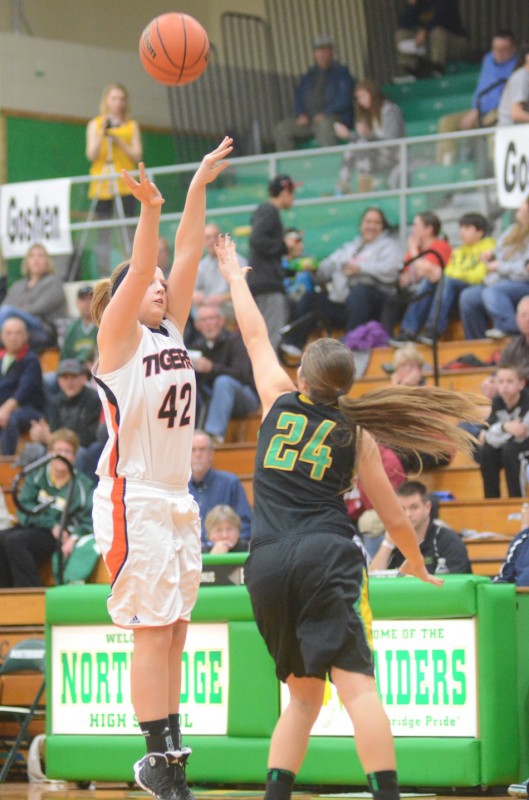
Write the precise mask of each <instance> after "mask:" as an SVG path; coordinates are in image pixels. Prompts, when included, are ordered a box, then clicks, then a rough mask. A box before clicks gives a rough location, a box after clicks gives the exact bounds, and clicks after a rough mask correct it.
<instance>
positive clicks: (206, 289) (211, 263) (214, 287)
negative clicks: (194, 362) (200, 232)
mask: <svg viewBox="0 0 529 800" xmlns="http://www.w3.org/2000/svg"><path fill="white" fill-rule="evenodd" d="M219 234H220V228H219V226H218V225H216V224H215V223H214V222H210V223H209V224H208V225H206V227H205V230H204V245H205V250H206V252H205V254H204V256H203V257H202V258H201V259H200V264H199V265H198V274H197V279H196V282H195V291H194V292H193V305H194V306H195V309H194V316H195V317H196V314H197V308H198V306H201V305H206V306H216V307H217V308H219V309H220V310H221V311H222V313H223V314H224V316H226V317H229V319H231V320H232V319H233V308H232V305H231V300H230V290H229V286H228V284H227V282H226V281H225V280H224V278H223V277H222V275H221V274H220V271H219V262H218V259H217V254H216V253H215V242H216V241H217V239H218V237H219ZM239 261H240V263H241V265H243V264H246V261H245V260H244V259H243V258H242V256H241V257H239Z"/></svg>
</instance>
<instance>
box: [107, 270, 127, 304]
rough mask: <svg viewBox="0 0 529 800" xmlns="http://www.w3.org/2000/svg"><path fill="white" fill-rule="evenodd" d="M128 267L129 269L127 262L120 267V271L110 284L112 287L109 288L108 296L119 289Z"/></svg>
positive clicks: (112, 295)
mask: <svg viewBox="0 0 529 800" xmlns="http://www.w3.org/2000/svg"><path fill="white" fill-rule="evenodd" d="M129 269H130V264H127V266H126V267H125V268H124V269H122V270H121V272H120V273H119V275H118V277H117V278H116V280H115V281H114V283H113V284H112V289H111V290H110V296H111V297H114V295H115V294H116V292H117V290H118V289H119V287H120V286H121V284H122V283H123V281H124V279H125V275H126V274H127V272H128V271H129Z"/></svg>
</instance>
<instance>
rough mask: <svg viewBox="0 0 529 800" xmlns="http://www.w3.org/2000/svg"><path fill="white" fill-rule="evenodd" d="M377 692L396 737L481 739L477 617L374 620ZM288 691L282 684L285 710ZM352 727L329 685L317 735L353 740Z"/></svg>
mask: <svg viewBox="0 0 529 800" xmlns="http://www.w3.org/2000/svg"><path fill="white" fill-rule="evenodd" d="M373 644H374V650H375V668H376V680H377V686H378V690H379V693H380V696H381V699H382V702H383V704H384V708H385V710H386V713H387V715H388V717H389V721H390V724H391V730H392V732H393V735H394V736H428V737H437V736H439V737H454V736H465V737H470V738H477V737H478V712H477V708H478V705H477V699H478V692H477V679H476V626H475V620H474V619H456V620H444V619H433V620H426V619H421V620H375V621H374V622H373ZM287 704H288V689H287V688H286V686H284V684H282V686H281V706H282V708H284V707H285V706H286V705H287ZM351 732H352V723H351V721H350V719H349V716H348V715H347V713H346V711H345V709H344V708H343V706H342V704H341V703H340V700H339V698H338V695H337V692H336V689H335V687H334V686H333V685H332V684H331V683H330V682H327V684H326V686H325V698H324V702H323V708H322V710H321V712H320V715H319V717H318V719H317V720H316V723H315V725H314V727H313V729H312V735H313V736H350V735H351Z"/></svg>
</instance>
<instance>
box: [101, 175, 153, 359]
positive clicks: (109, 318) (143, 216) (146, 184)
mask: <svg viewBox="0 0 529 800" xmlns="http://www.w3.org/2000/svg"><path fill="white" fill-rule="evenodd" d="M139 171H140V174H139V182H138V181H135V180H134V178H132V177H131V176H130V175H129V174H128V172H126V170H123V171H122V178H123V180H124V181H125V183H126V184H127V185H128V186H129V187H130V189H131V190H132V194H133V195H134V197H136V198H137V199H138V200H139V201H140V202H141V210H140V219H139V222H138V226H137V228H136V233H135V234H134V242H133V245H132V255H131V258H130V267H129V270H128V272H127V274H126V276H125V278H124V279H123V281H122V283H121V285H120V286H119V288H118V290H117V291H116V293H115V294H114V296H113V297H112V299H111V300H110V302H109V304H108V306H107V307H106V309H105V312H104V314H103V317H102V319H101V324H100V326H99V333H98V336H97V345H98V350H99V364H100V369H101V371H102V372H110V371H113V370H115V369H118V368H119V367H120V366H122V365H123V364H125V363H126V362H127V361H128V360H129V358H130V357H131V355H132V354H133V353H134V351H135V350H136V348H137V346H138V343H139V340H140V337H141V327H140V323H139V322H138V316H139V311H140V306H141V303H142V300H143V297H144V295H145V292H146V290H147V287H148V286H149V284H150V282H151V281H152V280H153V277H154V272H155V269H156V257H157V255H158V228H159V223H160V213H161V207H162V203H163V202H164V200H163V197H162V196H161V194H160V192H159V191H158V189H157V188H156V186H155V185H154V183H151V182H150V181H149V180H148V179H147V175H146V173H145V167H144V165H143V163H140V164H139Z"/></svg>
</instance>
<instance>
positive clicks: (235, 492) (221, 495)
mask: <svg viewBox="0 0 529 800" xmlns="http://www.w3.org/2000/svg"><path fill="white" fill-rule="evenodd" d="M189 491H190V492H191V494H192V495H193V497H194V498H195V500H196V501H197V503H198V507H199V509H200V520H201V522H202V542H205V541H206V529H205V528H204V520H205V519H206V515H207V513H208V511H211V509H212V508H213V507H214V506H218V505H226V506H231V508H233V510H234V511H235V513H236V514H238V515H239V517H240V518H241V539H244V540H248V539H249V538H250V524H251V519H252V510H251V508H250V504H249V502H248V498H247V497H246V492H245V491H244V487H243V485H242V483H241V482H240V480H239V478H238V477H237V475H234V474H233V473H232V472H224V471H223V470H220V469H210V470H208V472H206V474H205V475H204V478H203V480H201V481H200V482H199V481H195V480H194V479H193V477H192V478H191V480H190V481H189Z"/></svg>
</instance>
